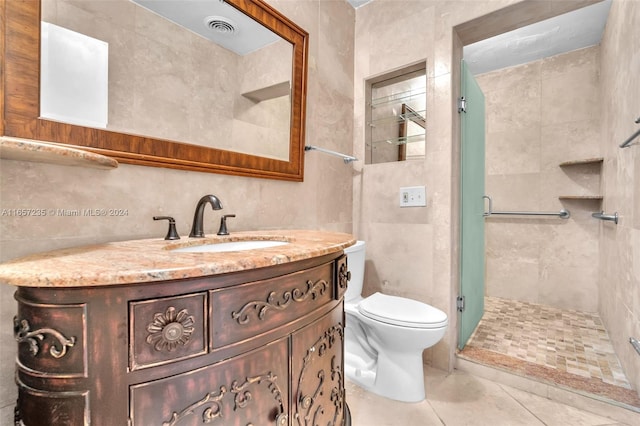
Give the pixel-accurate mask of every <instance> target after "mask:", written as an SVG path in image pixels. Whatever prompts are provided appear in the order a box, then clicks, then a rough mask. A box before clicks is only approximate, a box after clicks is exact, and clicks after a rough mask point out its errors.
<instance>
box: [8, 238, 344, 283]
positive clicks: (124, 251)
mask: <svg viewBox="0 0 640 426" xmlns="http://www.w3.org/2000/svg"><path fill="white" fill-rule="evenodd" d="M255 239H259V240H275V241H287V242H288V243H289V244H285V245H281V246H276V247H269V248H261V249H253V250H243V251H232V252H223V253H215V252H214V253H211V252H210V253H184V252H179V253H177V252H172V251H171V250H173V249H176V248H181V247H185V246H193V245H203V244H213V243H223V242H230V241H244V240H255ZM353 244H355V239H354V237H353V236H352V235H350V234H344V233H338V232H325V231H310V230H281V231H247V232H233V233H232V234H231V235H228V236H216V235H208V236H206V237H205V238H182V239H181V240H176V241H166V240H164V239H161V238H155V239H146V240H132V241H121V242H112V243H105V244H97V245H90V246H83V247H74V248H69V249H62V250H55V251H51V252H46V253H40V254H34V255H30V256H26V257H22V258H19V259H14V260H10V261H8V262H4V263H0V283H2V284H9V285H15V286H24V287H89V286H109V285H119V284H131V283H149V282H154V281H165V280H176V279H184V278H198V277H205V276H211V275H217V274H224V273H229V272H238V271H244V270H248V269H256V268H263V267H268V266H274V265H279V264H283V263H288V262H295V261H298V260H304V259H310V258H313V257H318V256H322V255H325V254H331V253H335V252H339V251H342V250H343V249H344V248H346V247H349V246H351V245H353Z"/></svg>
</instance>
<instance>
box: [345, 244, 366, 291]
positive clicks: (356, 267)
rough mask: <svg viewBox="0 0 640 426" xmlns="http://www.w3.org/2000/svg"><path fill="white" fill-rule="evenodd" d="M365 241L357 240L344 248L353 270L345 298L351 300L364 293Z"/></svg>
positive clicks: (350, 268) (350, 269)
mask: <svg viewBox="0 0 640 426" xmlns="http://www.w3.org/2000/svg"><path fill="white" fill-rule="evenodd" d="M365 247H366V245H365V242H364V241H357V242H356V243H355V244H354V245H352V246H351V247H347V248H346V249H344V253H345V254H346V255H347V266H348V267H349V271H350V272H351V280H349V285H348V286H347V292H346V293H345V295H344V300H346V301H349V300H352V299H355V298H357V297H360V295H361V294H362V284H363V283H364V260H365V254H366V253H365Z"/></svg>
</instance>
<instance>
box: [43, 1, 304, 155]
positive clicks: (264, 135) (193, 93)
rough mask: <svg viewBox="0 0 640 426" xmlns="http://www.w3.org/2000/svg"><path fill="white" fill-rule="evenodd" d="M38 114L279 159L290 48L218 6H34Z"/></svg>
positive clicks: (287, 120)
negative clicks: (36, 15) (37, 10)
mask: <svg viewBox="0 0 640 426" xmlns="http://www.w3.org/2000/svg"><path fill="white" fill-rule="evenodd" d="M41 20H42V33H41V34H42V36H41V37H42V39H41V75H40V86H41V88H40V96H41V104H40V117H41V118H44V119H47V120H55V121H60V122H64V123H70V124H76V125H81V126H86V127H93V128H102V129H105V130H109V131H114V132H119V133H126V134H132V135H140V136H144V137H151V138H154V139H161V140H167V141H178V142H181V143H185V144H192V145H197V146H202V147H207V148H215V149H220V150H226V151H234V152H240V153H247V154H251V155H255V156H260V157H266V158H272V159H277V160H282V161H289V158H290V153H289V148H290V138H291V134H290V129H291V106H292V102H291V87H292V83H291V81H292V69H293V63H292V58H293V45H292V43H290V42H289V41H287V40H284V39H283V38H281V37H280V36H278V35H277V34H275V33H274V32H272V31H270V30H269V29H267V28H266V27H264V26H262V25H261V24H259V23H258V22H257V21H255V20H254V19H252V18H251V17H249V16H247V15H246V14H244V13H243V12H241V11H239V10H238V9H236V8H235V7H233V6H231V5H230V4H228V3H226V2H223V1H221V0H162V1H157V0H155V1H154V0H97V1H77V0H47V1H43V2H42V7H41Z"/></svg>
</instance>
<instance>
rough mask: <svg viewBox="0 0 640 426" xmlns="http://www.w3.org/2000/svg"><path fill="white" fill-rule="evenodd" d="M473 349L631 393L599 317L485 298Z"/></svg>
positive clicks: (472, 341) (472, 342) (473, 337)
mask: <svg viewBox="0 0 640 426" xmlns="http://www.w3.org/2000/svg"><path fill="white" fill-rule="evenodd" d="M469 344H470V345H471V346H475V347H480V348H484V349H488V350H491V351H494V352H498V353H501V354H504V355H508V356H512V357H515V358H519V359H522V360H524V361H528V362H533V363H536V364H539V365H543V366H546V367H550V368H554V369H557V370H559V371H564V372H567V373H571V374H576V375H578V376H581V377H586V378H592V379H599V380H602V381H603V382H604V383H608V384H611V385H615V386H620V387H624V388H627V389H631V386H630V385H629V382H628V381H627V378H626V377H625V375H624V372H623V371H622V367H621V366H620V362H619V361H618V358H617V356H616V354H615V352H614V350H613V346H612V345H611V342H610V341H609V336H608V334H607V330H606V329H605V328H604V325H603V324H602V320H601V319H600V317H599V316H598V314H593V313H585V312H578V311H571V310H564V309H557V308H552V307H548V306H544V305H538V304H534V303H526V302H520V301H514V300H507V299H500V298H497V297H486V298H485V314H484V316H483V317H482V320H481V321H480V324H479V325H478V328H477V329H476V331H475V332H474V334H473V336H472V337H471V340H470V342H469Z"/></svg>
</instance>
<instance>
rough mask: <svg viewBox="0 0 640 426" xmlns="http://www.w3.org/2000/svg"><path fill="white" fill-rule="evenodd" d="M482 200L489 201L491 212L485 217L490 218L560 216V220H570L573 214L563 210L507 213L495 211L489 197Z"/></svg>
mask: <svg viewBox="0 0 640 426" xmlns="http://www.w3.org/2000/svg"><path fill="white" fill-rule="evenodd" d="M482 198H484V199H485V200H489V211H486V212H484V213H483V216H484V217H489V216H493V215H504V216H507V215H508V216H558V217H560V219H569V218H570V217H571V213H570V212H569V210H566V209H562V210H560V211H559V212H505V211H497V212H496V211H493V200H492V199H491V197H489V196H488V195H484V196H483V197H482Z"/></svg>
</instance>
